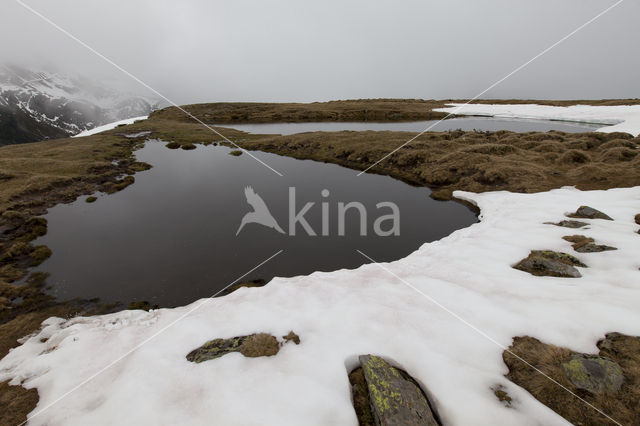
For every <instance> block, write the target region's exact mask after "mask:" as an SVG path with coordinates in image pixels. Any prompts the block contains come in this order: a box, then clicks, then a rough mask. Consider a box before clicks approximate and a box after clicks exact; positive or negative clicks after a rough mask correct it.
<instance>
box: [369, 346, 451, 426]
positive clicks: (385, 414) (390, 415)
mask: <svg viewBox="0 0 640 426" xmlns="http://www.w3.org/2000/svg"><path fill="white" fill-rule="evenodd" d="M359 359H360V363H361V365H362V372H363V373H364V378H365V381H366V383H367V389H368V391H369V397H370V404H371V413H372V415H373V419H374V422H375V424H376V425H378V426H391V425H398V426H400V425H402V426H412V425H415V426H418V425H421V426H424V425H427V426H437V425H439V422H438V421H437V420H436V416H435V415H434V413H433V411H432V410H431V406H430V405H429V401H428V400H427V397H426V395H425V394H424V393H423V392H422V390H421V389H420V387H419V386H418V385H417V384H416V383H415V381H413V380H412V379H411V378H410V377H409V376H408V375H407V374H406V373H405V372H403V371H401V370H398V369H397V368H394V367H392V366H391V365H389V364H388V363H387V362H386V361H385V360H383V359H382V358H380V357H377V356H373V355H361V356H360V357H359Z"/></svg>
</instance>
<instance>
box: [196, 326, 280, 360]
mask: <svg viewBox="0 0 640 426" xmlns="http://www.w3.org/2000/svg"><path fill="white" fill-rule="evenodd" d="M279 350H280V345H279V343H278V339H276V338H275V337H274V336H271V335H270V334H266V333H258V334H250V335H248V336H237V337H232V338H230V339H215V340H211V341H208V342H207V343H205V344H204V345H202V346H200V347H199V348H197V349H194V350H193V351H191V352H189V354H188V355H187V360H189V361H191V362H195V363H201V362H204V361H209V360H211V359H216V358H220V357H221V356H223V355H226V354H229V353H231V352H240V353H241V354H242V355H244V356H246V357H251V358H253V357H259V356H273V355H275V354H277V353H278V351H279Z"/></svg>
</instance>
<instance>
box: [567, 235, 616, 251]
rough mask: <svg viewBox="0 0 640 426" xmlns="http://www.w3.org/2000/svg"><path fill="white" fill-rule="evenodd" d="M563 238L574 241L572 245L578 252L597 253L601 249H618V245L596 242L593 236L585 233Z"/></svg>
mask: <svg viewBox="0 0 640 426" xmlns="http://www.w3.org/2000/svg"><path fill="white" fill-rule="evenodd" d="M562 239H563V240H565V241H569V242H571V243H573V245H572V247H573V249H574V250H575V251H577V252H578V253H597V252H601V251H609V250H618V249H617V248H616V247H611V246H606V245H603V244H595V243H594V240H593V238H588V237H585V236H584V235H568V236H565V237H562Z"/></svg>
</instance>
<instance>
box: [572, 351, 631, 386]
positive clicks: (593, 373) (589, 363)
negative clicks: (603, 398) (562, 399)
mask: <svg viewBox="0 0 640 426" xmlns="http://www.w3.org/2000/svg"><path fill="white" fill-rule="evenodd" d="M561 367H562V371H564V374H565V375H566V376H567V378H568V379H569V380H570V381H571V383H573V385H574V386H576V387H577V388H579V389H584V390H586V391H589V392H591V393H597V394H600V393H605V392H607V393H610V392H617V391H618V390H620V387H622V384H623V383H624V376H623V375H622V368H620V365H618V363H616V362H615V361H612V360H610V359H609V358H605V357H603V356H598V355H583V354H574V355H573V356H572V357H571V360H570V361H568V362H564V363H562V365H561Z"/></svg>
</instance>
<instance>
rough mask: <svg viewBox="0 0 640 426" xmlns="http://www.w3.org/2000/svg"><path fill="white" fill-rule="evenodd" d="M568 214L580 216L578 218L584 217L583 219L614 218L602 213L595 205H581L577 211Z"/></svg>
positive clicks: (575, 216)
mask: <svg viewBox="0 0 640 426" xmlns="http://www.w3.org/2000/svg"><path fill="white" fill-rule="evenodd" d="M567 216H569V217H574V218H578V219H580V218H582V219H604V220H613V219H612V218H611V217H609V216H608V215H606V214H604V213H602V212H601V211H600V210H596V209H594V208H593V207H589V206H580V207H579V208H578V210H576V212H575V213H571V214H569V215H567Z"/></svg>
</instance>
